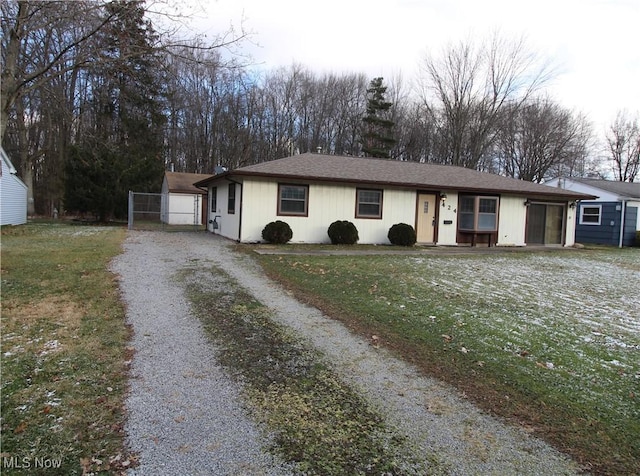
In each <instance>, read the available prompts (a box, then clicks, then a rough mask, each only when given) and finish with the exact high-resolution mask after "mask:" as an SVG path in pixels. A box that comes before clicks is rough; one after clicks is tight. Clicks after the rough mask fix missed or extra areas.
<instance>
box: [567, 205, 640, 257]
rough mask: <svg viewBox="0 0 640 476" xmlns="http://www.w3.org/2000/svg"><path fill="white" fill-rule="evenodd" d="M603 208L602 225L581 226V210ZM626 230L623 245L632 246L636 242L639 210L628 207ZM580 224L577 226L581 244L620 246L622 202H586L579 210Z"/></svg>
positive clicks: (577, 239)
mask: <svg viewBox="0 0 640 476" xmlns="http://www.w3.org/2000/svg"><path fill="white" fill-rule="evenodd" d="M595 205H598V206H600V207H601V213H600V224H599V225H595V224H594V225H590V224H582V225H581V224H580V223H579V220H580V210H581V209H582V207H585V206H595ZM625 211H626V213H625V230H624V235H623V236H624V242H623V245H625V246H630V245H632V244H633V240H635V236H633V239H632V235H635V228H636V226H637V213H638V212H637V209H636V208H635V207H630V206H627V207H626V210H625ZM577 215H578V224H577V225H576V241H578V242H579V243H593V244H600V245H612V246H618V245H619V244H620V225H621V221H620V220H621V218H622V203H621V202H601V201H585V202H581V203H580V204H579V206H578V208H577Z"/></svg>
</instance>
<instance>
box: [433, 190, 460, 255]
mask: <svg viewBox="0 0 640 476" xmlns="http://www.w3.org/2000/svg"><path fill="white" fill-rule="evenodd" d="M439 207H440V208H438V212H439V216H438V236H437V237H436V243H437V244H438V245H444V246H455V245H457V242H456V236H457V230H458V215H457V208H458V194H457V193H456V192H449V191H447V199H446V200H445V201H444V207H443V206H442V203H440V205H439Z"/></svg>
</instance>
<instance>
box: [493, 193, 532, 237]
mask: <svg viewBox="0 0 640 476" xmlns="http://www.w3.org/2000/svg"><path fill="white" fill-rule="evenodd" d="M526 221H527V207H525V206H524V199H523V198H522V197H509V196H502V197H500V210H499V217H498V243H497V245H498V246H524V245H525V236H524V232H525V224H526Z"/></svg>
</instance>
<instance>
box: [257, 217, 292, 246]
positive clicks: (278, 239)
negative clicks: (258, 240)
mask: <svg viewBox="0 0 640 476" xmlns="http://www.w3.org/2000/svg"><path fill="white" fill-rule="evenodd" d="M292 237H293V231H291V227H290V226H289V224H288V223H285V222H283V221H280V220H276V221H272V222H271V223H267V226H265V227H264V229H263V230H262V238H263V239H264V240H266V241H268V242H269V243H275V244H277V245H283V244H285V243H286V242H288V241H289V240H290V239H291V238H292Z"/></svg>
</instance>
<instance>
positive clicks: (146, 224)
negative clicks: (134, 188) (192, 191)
mask: <svg viewBox="0 0 640 476" xmlns="http://www.w3.org/2000/svg"><path fill="white" fill-rule="evenodd" d="M191 199H192V200H193V203H190V202H189V200H191ZM200 200H201V197H199V196H194V197H191V196H186V197H181V201H182V204H181V207H178V208H176V210H171V209H170V208H169V198H168V196H167V195H165V194H162V193H141V192H131V191H130V192H129V213H128V228H129V230H164V231H199V230H204V229H205V225H203V224H202V219H201V214H202V213H201V210H202V208H201V207H202V205H203V204H201V203H200ZM185 203H186V205H185Z"/></svg>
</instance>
